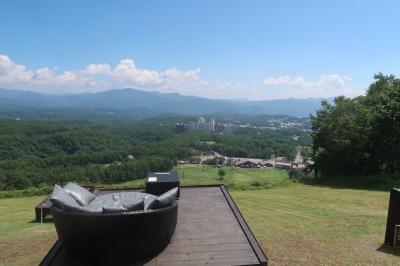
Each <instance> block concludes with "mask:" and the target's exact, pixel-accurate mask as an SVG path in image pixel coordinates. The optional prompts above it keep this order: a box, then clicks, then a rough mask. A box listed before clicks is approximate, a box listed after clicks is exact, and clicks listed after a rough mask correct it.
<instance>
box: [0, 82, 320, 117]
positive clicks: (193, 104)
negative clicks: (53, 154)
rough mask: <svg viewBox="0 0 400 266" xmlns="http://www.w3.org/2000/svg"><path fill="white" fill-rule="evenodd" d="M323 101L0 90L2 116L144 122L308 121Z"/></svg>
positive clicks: (127, 91)
mask: <svg viewBox="0 0 400 266" xmlns="http://www.w3.org/2000/svg"><path fill="white" fill-rule="evenodd" d="M320 103H321V99H313V98H309V99H280V100H268V101H232V100H213V99H206V98H200V97H195V96H184V95H180V94H177V93H159V92H146V91H141V90H136V89H119V90H109V91H104V92H98V93H81V94H68V95H48V94H41V93H36V92H31V91H16V90H7V89H0V114H2V115H3V116H4V115H5V116H7V114H9V113H10V112H15V111H21V110H25V111H26V110H28V111H32V110H34V111H35V110H42V111H43V110H44V111H46V110H49V108H70V110H93V109H95V110H97V109H100V110H119V111H121V110H123V111H127V112H128V111H129V112H130V113H134V116H135V117H137V118H139V119H141V118H146V117H151V116H155V115H159V114H163V113H174V114H181V115H201V114H215V113H219V114H227V113H236V114H251V115H258V114H281V115H290V116H296V117H306V116H308V115H309V114H310V113H314V112H315V111H316V110H317V109H318V108H319V107H320Z"/></svg>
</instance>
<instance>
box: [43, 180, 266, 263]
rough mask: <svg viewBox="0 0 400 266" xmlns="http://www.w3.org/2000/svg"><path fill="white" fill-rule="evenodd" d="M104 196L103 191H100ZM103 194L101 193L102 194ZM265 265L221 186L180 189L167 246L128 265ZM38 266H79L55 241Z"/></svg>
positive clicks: (251, 236)
mask: <svg viewBox="0 0 400 266" xmlns="http://www.w3.org/2000/svg"><path fill="white" fill-rule="evenodd" d="M104 192H105V191H104ZM104 192H103V193H104ZM204 264H208V265H267V258H266V256H265V255H264V253H263V251H262V250H261V248H260V246H259V244H258V243H257V241H256V239H255V238H254V236H253V234H252V233H251V231H250V229H249V228H248V226H247V224H246V222H245V220H244V219H243V217H242V215H241V214H240V212H239V210H238V209H237V207H236V205H235V203H234V201H233V200H232V198H231V197H230V195H229V193H228V191H227V190H226V189H225V187H224V186H205V187H184V188H181V196H180V199H179V210H178V223H177V227H176V230H175V233H174V235H173V237H172V239H171V242H170V244H169V245H168V246H167V247H166V248H165V249H164V250H163V251H162V252H161V253H160V254H159V255H158V256H156V257H154V258H151V259H149V260H147V261H143V262H137V263H132V265H177V266H178V265H204ZM41 265H83V264H82V263H80V262H79V261H76V260H74V258H71V257H70V256H68V254H67V253H66V252H65V251H64V250H63V248H62V244H61V243H60V242H59V241H57V242H56V243H55V245H54V246H53V248H52V249H51V250H50V252H49V253H48V254H47V256H46V257H45V258H44V260H43V261H42V263H41Z"/></svg>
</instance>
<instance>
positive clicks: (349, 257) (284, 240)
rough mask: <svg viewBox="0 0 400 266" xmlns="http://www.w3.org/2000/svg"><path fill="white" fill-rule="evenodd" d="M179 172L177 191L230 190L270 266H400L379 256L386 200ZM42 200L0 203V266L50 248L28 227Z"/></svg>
mask: <svg viewBox="0 0 400 266" xmlns="http://www.w3.org/2000/svg"><path fill="white" fill-rule="evenodd" d="M177 170H178V171H179V173H180V176H181V180H182V184H183V185H194V184H216V183H221V182H224V183H225V184H227V185H228V186H229V187H230V193H231V194H232V196H233V198H234V200H235V202H236V203H237V204H238V206H239V208H240V211H241V212H242V214H243V215H244V217H245V219H246V221H247V222H248V224H249V226H250V227H251V229H252V231H253V232H254V234H255V236H256V237H257V239H258V240H259V242H260V243H261V245H262V247H263V249H264V251H265V252H266V254H267V255H268V257H269V259H270V263H271V264H270V265H400V251H399V250H395V249H387V248H386V251H387V252H383V251H379V249H380V247H381V245H382V243H383V239H384V231H385V226H386V215H387V204H388V197H389V193H388V192H382V191H373V190H361V189H343V188H329V187H319V186H309V185H303V184H297V183H291V182H290V181H289V180H288V177H287V173H286V172H284V171H277V170H265V169H264V170H260V169H233V170H234V171H232V170H231V169H230V168H226V169H225V171H226V172H227V176H226V177H225V179H224V180H223V181H221V180H219V179H218V175H217V169H216V168H212V167H206V168H205V169H204V171H203V168H202V167H201V166H194V165H188V166H185V167H181V168H179V169H177ZM260 184H263V185H260ZM267 184H268V185H267ZM118 186H124V187H128V186H139V187H140V186H143V180H139V181H134V182H127V183H124V184H119V185H118ZM267 187H269V189H265V188H267ZM245 189H248V190H245ZM42 198H43V197H42V196H34V197H25V198H12V199H0V217H1V218H0V265H37V264H38V263H39V262H40V260H41V259H42V258H43V256H44V255H45V254H46V253H47V251H48V250H49V248H50V247H51V245H52V243H54V241H55V240H56V233H55V230H54V226H53V224H51V223H50V224H38V223H33V222H32V221H33V219H34V206H35V205H36V204H37V203H38V202H40V200H41V199H42ZM392 253H393V254H392Z"/></svg>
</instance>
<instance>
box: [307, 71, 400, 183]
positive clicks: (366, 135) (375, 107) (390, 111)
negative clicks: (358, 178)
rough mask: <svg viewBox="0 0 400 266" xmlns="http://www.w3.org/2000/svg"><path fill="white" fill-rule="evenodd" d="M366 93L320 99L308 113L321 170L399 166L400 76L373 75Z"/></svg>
mask: <svg viewBox="0 0 400 266" xmlns="http://www.w3.org/2000/svg"><path fill="white" fill-rule="evenodd" d="M374 78H375V81H374V82H373V83H372V84H371V85H370V86H369V88H368V90H367V91H366V95H365V96H358V97H355V98H352V99H350V98H346V97H343V96H341V97H337V98H335V99H334V102H333V103H332V104H331V103H328V102H327V101H323V102H322V106H321V108H320V110H319V111H318V112H317V113H316V115H315V116H311V122H312V137H313V157H314V160H315V173H316V174H317V175H319V176H322V177H325V176H335V175H336V176H337V175H375V174H381V173H391V174H397V173H398V172H399V171H400V153H399V150H400V79H398V78H396V77H395V76H393V75H383V74H378V75H375V77H374Z"/></svg>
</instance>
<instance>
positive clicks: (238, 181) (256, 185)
mask: <svg viewBox="0 0 400 266" xmlns="http://www.w3.org/2000/svg"><path fill="white" fill-rule="evenodd" d="M224 170H225V173H226V175H225V177H224V179H223V180H221V179H219V177H218V174H217V172H218V168H216V167H212V166H203V165H195V164H187V165H182V166H179V167H175V168H174V169H173V170H172V171H175V172H178V173H179V177H180V180H181V185H183V186H192V185H210V184H225V185H226V186H227V187H228V188H229V189H230V190H254V189H265V188H272V187H278V186H288V185H289V184H290V183H291V181H290V180H289V178H288V174H287V172H286V171H284V170H277V169H255V168H247V169H244V168H236V167H225V168H224ZM109 187H112V188H132V187H134V188H142V187H144V180H143V179H138V180H133V181H129V182H125V183H121V184H115V185H111V186H109Z"/></svg>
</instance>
